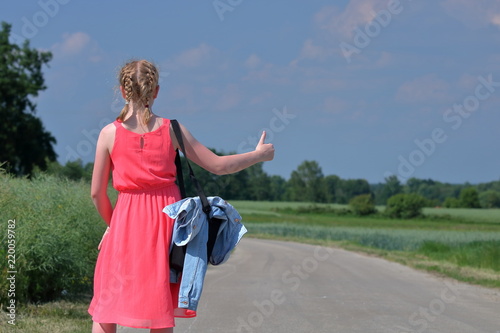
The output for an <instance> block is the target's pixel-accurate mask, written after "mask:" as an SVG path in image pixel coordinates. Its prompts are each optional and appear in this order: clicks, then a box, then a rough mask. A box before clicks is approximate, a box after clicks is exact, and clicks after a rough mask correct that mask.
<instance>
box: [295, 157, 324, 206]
mask: <svg viewBox="0 0 500 333" xmlns="http://www.w3.org/2000/svg"><path fill="white" fill-rule="evenodd" d="M323 178H324V177H323V171H322V170H321V167H320V166H319V164H318V162H316V161H304V162H302V163H301V164H300V165H299V166H298V167H297V170H295V171H293V172H292V175H291V176H290V180H289V181H288V186H289V187H288V191H289V193H288V197H289V199H290V200H292V201H308V202H324V201H325V188H324V186H323V185H324V183H323Z"/></svg>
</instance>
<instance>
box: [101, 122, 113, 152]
mask: <svg viewBox="0 0 500 333" xmlns="http://www.w3.org/2000/svg"><path fill="white" fill-rule="evenodd" d="M115 133H116V126H115V125H114V124H113V123H111V124H108V125H106V126H104V127H103V129H102V130H101V133H100V134H99V139H98V143H97V145H98V146H99V145H101V146H103V147H106V148H107V150H108V151H109V152H110V153H111V150H112V149H113V143H114V141H115Z"/></svg>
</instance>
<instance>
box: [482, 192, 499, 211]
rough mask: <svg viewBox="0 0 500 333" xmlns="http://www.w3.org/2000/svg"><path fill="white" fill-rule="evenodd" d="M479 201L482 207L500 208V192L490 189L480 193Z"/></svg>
mask: <svg viewBox="0 0 500 333" xmlns="http://www.w3.org/2000/svg"><path fill="white" fill-rule="evenodd" d="M479 202H480V203H481V207H482V208H500V193H499V192H497V191H493V190H488V191H485V192H482V193H481V194H479Z"/></svg>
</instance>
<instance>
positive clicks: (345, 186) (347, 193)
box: [337, 179, 371, 204]
mask: <svg viewBox="0 0 500 333" xmlns="http://www.w3.org/2000/svg"><path fill="white" fill-rule="evenodd" d="M361 194H371V188H370V184H368V181H367V180H366V179H346V180H342V181H341V182H340V191H339V195H338V197H337V202H338V203H341V204H346V203H348V202H349V200H351V199H352V198H354V197H355V196H358V195H361Z"/></svg>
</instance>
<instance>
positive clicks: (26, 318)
mask: <svg viewBox="0 0 500 333" xmlns="http://www.w3.org/2000/svg"><path fill="white" fill-rule="evenodd" d="M87 308H88V303H86V302H67V301H57V302H50V303H44V304H25V305H22V306H21V307H20V308H19V309H17V313H16V321H15V325H11V324H9V323H8V322H7V319H6V318H7V317H6V316H4V320H2V321H1V322H0V332H29V333H47V332H51V333H69V332H71V333H88V332H90V331H91V330H92V321H91V319H90V316H89V314H88V313H87Z"/></svg>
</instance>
